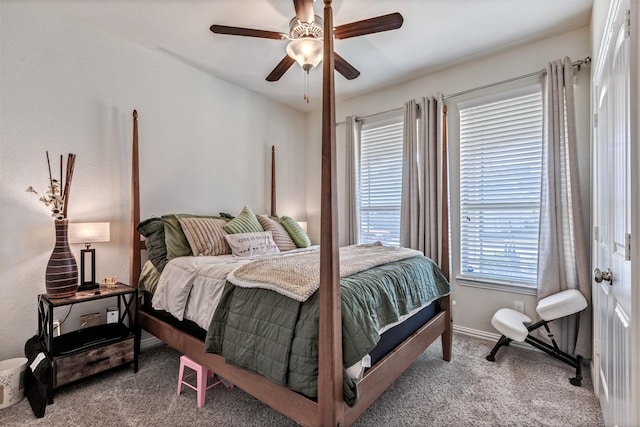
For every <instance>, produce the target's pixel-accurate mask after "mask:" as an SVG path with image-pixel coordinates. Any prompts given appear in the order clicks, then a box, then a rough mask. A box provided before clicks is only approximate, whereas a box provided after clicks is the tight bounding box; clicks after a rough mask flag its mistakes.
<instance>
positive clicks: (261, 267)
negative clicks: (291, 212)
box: [227, 243, 422, 302]
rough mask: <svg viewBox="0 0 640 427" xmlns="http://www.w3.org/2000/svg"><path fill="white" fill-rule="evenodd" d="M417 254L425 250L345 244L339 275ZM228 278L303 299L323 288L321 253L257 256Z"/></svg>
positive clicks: (230, 280) (245, 284)
mask: <svg viewBox="0 0 640 427" xmlns="http://www.w3.org/2000/svg"><path fill="white" fill-rule="evenodd" d="M416 256H422V253H421V252H419V251H416V250H413V249H407V248H395V247H389V246H382V244H380V243H374V244H366V245H352V246H345V247H342V248H340V277H347V276H351V275H352V274H355V273H358V272H360V271H364V270H368V269H370V268H373V267H376V266H378V265H382V264H388V263H390V262H394V261H400V260H403V259H407V258H411V257H416ZM227 280H228V281H229V282H231V283H232V284H234V285H235V286H239V287H241V288H263V289H270V290H272V291H275V292H278V293H280V294H282V295H284V296H287V297H289V298H292V299H294V300H296V301H300V302H304V301H306V300H307V299H308V298H309V297H310V296H311V295H313V293H314V292H315V291H316V290H317V289H318V288H319V287H320V252H319V251H314V252H307V253H301V254H295V255H281V256H275V257H269V258H262V259H258V260H255V261H253V262H251V263H249V264H245V265H243V266H241V267H238V268H237V269H235V270H234V271H232V272H231V273H230V274H229V276H228V277H227Z"/></svg>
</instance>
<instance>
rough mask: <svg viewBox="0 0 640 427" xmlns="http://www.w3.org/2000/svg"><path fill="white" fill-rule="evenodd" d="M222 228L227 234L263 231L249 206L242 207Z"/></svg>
mask: <svg viewBox="0 0 640 427" xmlns="http://www.w3.org/2000/svg"><path fill="white" fill-rule="evenodd" d="M224 229H225V230H226V231H227V233H229V234H238V233H259V232H261V231H264V230H263V229H262V226H261V225H260V223H259V222H258V218H256V215H255V214H254V213H253V212H252V211H251V209H250V208H249V206H245V207H244V208H242V211H240V213H239V214H238V216H237V217H235V218H234V219H232V220H231V221H229V222H227V223H226V224H225V226H224Z"/></svg>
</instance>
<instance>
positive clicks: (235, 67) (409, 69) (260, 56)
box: [42, 0, 593, 111]
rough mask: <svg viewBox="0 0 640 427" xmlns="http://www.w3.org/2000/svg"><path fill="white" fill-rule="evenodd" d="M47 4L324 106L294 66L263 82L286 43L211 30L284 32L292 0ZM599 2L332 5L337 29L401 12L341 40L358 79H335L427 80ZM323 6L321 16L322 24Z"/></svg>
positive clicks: (276, 93) (573, 21)
mask: <svg viewBox="0 0 640 427" xmlns="http://www.w3.org/2000/svg"><path fill="white" fill-rule="evenodd" d="M42 2H43V3H44V4H46V5H47V6H49V7H50V8H52V9H53V10H54V11H57V12H59V13H62V14H65V15H70V16H73V17H75V18H78V19H79V20H82V21H85V22H88V23H89V24H90V25H92V26H94V27H96V28H100V29H102V30H104V31H107V32H109V33H112V34H115V35H116V36H117V37H120V38H122V39H125V40H128V41H131V42H133V43H137V44H140V45H142V46H146V47H148V48H149V49H152V50H155V51H158V52H161V53H163V54H165V55H168V56H171V57H173V58H175V59H177V60H179V61H182V62H184V63H186V64H189V65H191V66H193V67H196V68H198V69H200V70H203V71H205V72H207V73H210V74H212V75H215V76H217V77H220V78H222V79H224V80H227V81H230V82H233V83H235V84H237V85H240V86H242V87H245V88H247V89H250V90H252V91H255V92H258V93H261V94H263V95H265V96H267V97H270V98H273V99H276V100H278V101H280V102H282V103H284V104H286V105H289V106H291V107H292V108H295V109H298V110H302V111H311V110H314V109H317V108H318V107H319V105H320V97H321V74H322V69H321V67H318V68H317V69H315V70H312V71H311V73H310V95H311V103H310V104H306V103H305V102H304V100H303V93H304V78H303V76H304V74H303V71H302V69H301V68H300V67H299V66H298V65H297V64H294V65H293V66H292V67H291V68H290V69H289V71H287V72H286V73H285V75H284V76H283V77H282V78H281V79H280V80H279V81H278V82H267V81H266V80H265V77H266V76H267V75H268V74H269V73H270V72H271V70H272V69H273V68H274V67H275V66H276V64H277V63H278V62H279V61H280V60H281V59H282V57H283V56H284V55H285V48H286V45H287V42H286V41H284V40H283V41H279V40H270V39H258V38H254V37H240V36H229V35H219V34H213V33H212V32H211V31H209V27H210V26H211V25H212V24H221V25H229V26H239V27H245V28H255V29H262V30H270V31H277V32H283V33H288V29H289V21H290V20H291V18H292V17H293V16H294V15H295V12H294V8H293V2H292V0H109V1H106V0H83V1H80V0H53V1H52V0H47V1H44V0H43V1H42ZM592 2H593V0H335V1H334V2H333V10H334V25H336V26H337V25H341V24H346V23H350V22H353V21H359V20H362V19H366V18H371V17H374V16H379V15H385V14H388V13H392V12H400V13H401V14H402V15H403V17H404V24H403V26H402V27H401V28H400V29H398V30H394V31H388V32H384V33H377V34H369V35H365V36H361V37H355V38H350V39H345V40H336V41H335V50H336V52H338V53H339V54H340V55H341V56H342V57H343V58H344V59H346V60H347V61H348V62H350V63H351V64H352V65H353V66H354V67H356V68H357V69H358V70H360V72H361V74H360V76H359V77H358V78H357V79H355V80H351V81H348V80H346V79H344V78H343V77H342V75H340V74H336V95H337V97H339V98H347V97H352V96H356V95H359V94H362V93H366V92H369V91H373V90H376V89H379V88H381V87H384V86H389V85H391V84H394V83H398V82H401V81H405V80H410V79H413V78H416V77H419V76H423V75H426V74H428V73H430V72H433V71H435V70H438V69H442V68H445V67H447V66H449V65H451V64H454V63H458V62H461V61H464V60H467V59H470V58H471V57H476V56H481V55H484V54H487V53H490V52H495V51H497V50H501V49H504V48H507V47H513V46H517V45H518V44H522V43H526V42H530V41H533V40H539V39H543V38H546V37H549V36H552V35H555V34H560V33H563V32H565V31H569V30H573V29H577V28H581V27H584V26H587V25H589V20H590V15H591V6H592ZM322 7H323V2H322V1H321V0H317V1H316V4H315V11H316V14H318V15H320V16H322Z"/></svg>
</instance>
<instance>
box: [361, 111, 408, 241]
mask: <svg viewBox="0 0 640 427" xmlns="http://www.w3.org/2000/svg"><path fill="white" fill-rule="evenodd" d="M402 133H403V124H402V117H400V118H398V120H397V122H394V123H392V124H385V125H383V126H376V125H375V124H372V125H371V126H364V127H363V129H362V133H361V137H360V194H359V198H360V200H359V202H360V243H373V242H376V241H381V242H383V243H384V244H387V245H393V246H399V245H400V200H401V194H402Z"/></svg>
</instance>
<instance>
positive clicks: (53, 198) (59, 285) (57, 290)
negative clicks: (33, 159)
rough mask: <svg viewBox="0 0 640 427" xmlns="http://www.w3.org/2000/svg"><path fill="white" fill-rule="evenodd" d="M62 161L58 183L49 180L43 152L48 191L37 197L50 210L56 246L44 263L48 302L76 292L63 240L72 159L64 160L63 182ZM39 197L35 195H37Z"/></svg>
mask: <svg viewBox="0 0 640 427" xmlns="http://www.w3.org/2000/svg"><path fill="white" fill-rule="evenodd" d="M63 163H64V162H63V157H62V155H61V156H60V179H56V178H54V177H53V174H52V173H51V161H50V160H49V152H48V151H47V166H48V167H49V188H48V190H47V192H46V193H45V194H44V195H43V196H40V201H41V202H42V203H44V204H45V205H46V206H47V207H50V208H51V216H52V217H54V218H55V227H56V243H55V246H54V247H53V252H52V253H51V257H50V258H49V262H48V263H47V270H46V272H45V285H46V289H47V295H48V296H49V298H66V297H70V296H73V295H75V293H76V291H77V290H78V264H77V263H76V259H75V257H74V256H73V252H71V249H70V248H69V241H68V238H67V232H68V226H69V220H68V219H67V208H68V207H69V191H70V189H71V178H73V168H74V166H75V163H76V155H75V154H71V153H69V156H68V157H67V168H66V175H65V177H64V179H63V176H62V166H63ZM27 191H28V192H30V193H35V194H38V192H37V191H36V190H35V189H34V188H33V187H31V186H30V187H29V188H27ZM38 195H39V194H38Z"/></svg>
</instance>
